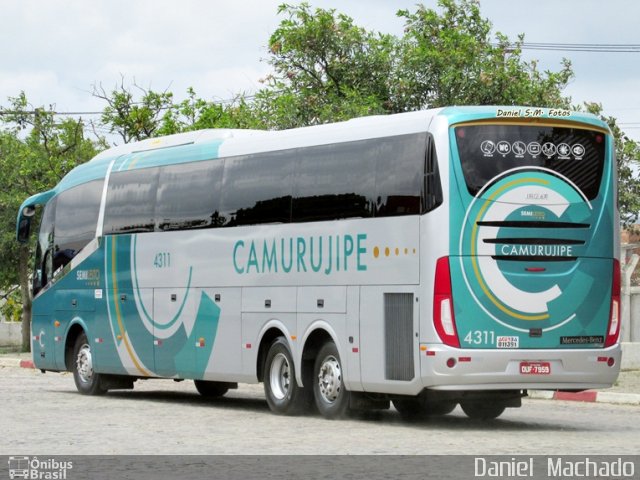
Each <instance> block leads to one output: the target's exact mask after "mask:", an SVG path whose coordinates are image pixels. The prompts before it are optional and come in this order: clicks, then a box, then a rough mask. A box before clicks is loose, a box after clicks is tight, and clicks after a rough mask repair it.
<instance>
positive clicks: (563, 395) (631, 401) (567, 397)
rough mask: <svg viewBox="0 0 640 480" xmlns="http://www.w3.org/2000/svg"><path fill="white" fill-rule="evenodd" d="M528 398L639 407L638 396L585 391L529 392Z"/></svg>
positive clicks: (639, 398) (639, 395) (635, 394)
mask: <svg viewBox="0 0 640 480" xmlns="http://www.w3.org/2000/svg"><path fill="white" fill-rule="evenodd" d="M529 398H533V399H537V400H563V401H570V402H594V403H615V404H617V405H640V394H637V393H618V392H598V391H596V390H585V391H584V392H558V391H547V390H530V391H529Z"/></svg>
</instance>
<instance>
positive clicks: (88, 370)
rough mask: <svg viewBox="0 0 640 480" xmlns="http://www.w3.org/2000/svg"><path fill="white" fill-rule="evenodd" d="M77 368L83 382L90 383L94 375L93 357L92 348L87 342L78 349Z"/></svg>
mask: <svg viewBox="0 0 640 480" xmlns="http://www.w3.org/2000/svg"><path fill="white" fill-rule="evenodd" d="M76 370H77V371H78V376H79V377H80V380H81V381H82V382H84V383H89V382H90V381H91V377H93V361H92V359H91V348H90V347H89V345H88V344H86V343H85V344H84V345H82V346H81V347H80V350H78V357H77V358H76Z"/></svg>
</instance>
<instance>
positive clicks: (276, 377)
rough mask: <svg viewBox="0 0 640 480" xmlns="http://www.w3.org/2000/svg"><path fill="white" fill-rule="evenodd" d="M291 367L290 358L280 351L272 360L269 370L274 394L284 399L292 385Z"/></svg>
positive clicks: (279, 398) (277, 397)
mask: <svg viewBox="0 0 640 480" xmlns="http://www.w3.org/2000/svg"><path fill="white" fill-rule="evenodd" d="M290 372H291V369H290V367H289V360H288V359H287V357H286V356H285V355H284V354H283V353H278V354H277V355H276V356H275V357H273V360H272V361H271V369H270V371H269V384H270V386H271V393H272V394H273V396H274V397H275V398H276V399H278V400H282V399H283V398H284V397H286V396H287V393H288V392H289V386H290V385H291V376H290Z"/></svg>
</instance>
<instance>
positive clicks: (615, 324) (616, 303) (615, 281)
mask: <svg viewBox="0 0 640 480" xmlns="http://www.w3.org/2000/svg"><path fill="white" fill-rule="evenodd" d="M612 276H613V278H612V281H611V308H610V309H609V325H608V326H607V338H606V340H605V342H604V346H605V347H611V346H612V345H615V344H616V343H617V342H618V337H619V336H620V262H619V261H618V260H617V259H614V260H613V275H612Z"/></svg>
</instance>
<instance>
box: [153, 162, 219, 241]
mask: <svg viewBox="0 0 640 480" xmlns="http://www.w3.org/2000/svg"><path fill="white" fill-rule="evenodd" d="M222 167H223V162H222V161H221V160H214V161H207V162H196V163H186V164H180V165H171V166H168V167H163V168H162V169H161V171H160V181H159V184H158V194H157V205H156V210H155V217H156V221H157V228H158V229H159V230H184V229H189V228H207V227H218V226H221V225H223V224H224V223H225V221H224V217H221V216H220V212H219V211H220V196H221V195H220V186H221V185H222Z"/></svg>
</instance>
